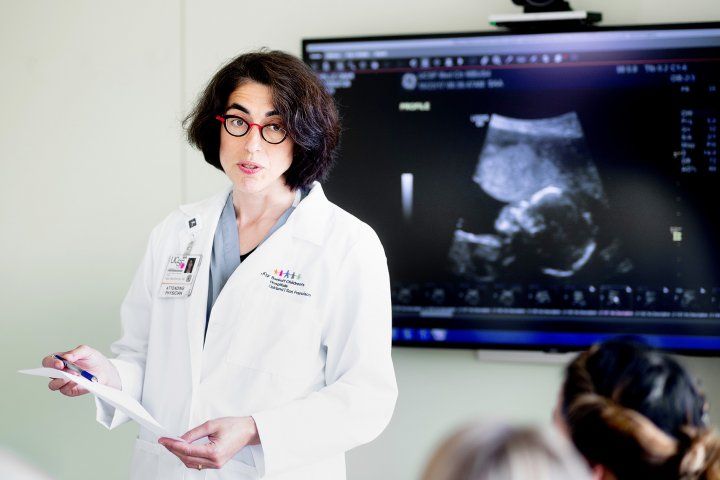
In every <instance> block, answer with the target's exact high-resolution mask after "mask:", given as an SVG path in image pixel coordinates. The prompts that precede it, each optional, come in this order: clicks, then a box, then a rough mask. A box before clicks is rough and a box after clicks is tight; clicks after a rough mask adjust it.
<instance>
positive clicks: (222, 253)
mask: <svg viewBox="0 0 720 480" xmlns="http://www.w3.org/2000/svg"><path fill="white" fill-rule="evenodd" d="M306 194H307V193H306V192H304V191H302V189H298V191H297V193H296V194H295V201H293V204H292V205H291V206H290V207H289V208H288V209H287V210H285V212H283V214H282V215H280V218H278V220H277V222H275V225H273V226H272V228H271V229H270V231H269V232H268V234H267V235H265V238H263V240H262V242H260V243H259V244H258V246H260V244H262V243H263V242H264V241H265V240H267V239H268V238H269V237H270V235H272V234H273V233H275V231H276V230H277V229H278V228H280V227H282V226H283V225H285V222H286V221H287V219H288V218H289V217H290V214H291V213H292V212H293V211H294V210H295V207H297V205H298V204H299V203H300V200H302V199H303V198H304V197H305V195H306ZM255 248H257V247H255ZM254 250H255V249H253V250H252V251H250V252H248V253H247V254H246V255H243V256H244V257H246V258H247V256H248V255H250V254H251V253H252V252H253V251H254ZM239 265H240V238H239V236H238V227H237V219H236V218H235V207H234V206H233V201H232V192H230V194H229V195H228V198H227V201H226V202H225V206H224V207H223V210H222V213H221V214H220V220H219V221H218V225H217V229H216V230H215V236H214V237H213V246H212V255H211V256H210V282H209V285H208V297H207V310H206V313H205V335H207V328H208V323H209V322H210V311H211V310H212V307H213V305H214V304H215V300H217V297H218V295H220V292H221V291H222V289H223V287H224V286H225V284H226V283H227V281H228V279H229V278H230V276H231V275H232V274H233V272H234V271H235V270H236V269H237V268H238V266H239ZM204 341H205V340H204V337H203V342H204Z"/></svg>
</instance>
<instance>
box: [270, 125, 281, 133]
mask: <svg viewBox="0 0 720 480" xmlns="http://www.w3.org/2000/svg"><path fill="white" fill-rule="evenodd" d="M268 127H269V128H270V130H272V131H273V132H279V131H281V130H282V127H281V126H280V125H278V124H275V123H271V124H270V125H268Z"/></svg>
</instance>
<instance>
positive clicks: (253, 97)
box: [220, 81, 294, 193]
mask: <svg viewBox="0 0 720 480" xmlns="http://www.w3.org/2000/svg"><path fill="white" fill-rule="evenodd" d="M224 113H225V114H227V115H236V116H238V117H241V118H242V119H243V120H244V121H246V122H248V123H257V124H260V125H265V124H267V123H276V124H280V125H284V122H283V120H284V119H283V118H280V116H279V115H278V113H277V111H276V110H275V107H274V106H273V104H272V92H271V90H270V87H268V86H266V85H262V84H260V83H257V82H253V81H247V82H245V83H243V84H242V85H240V86H239V87H238V88H237V89H235V91H233V92H232V93H231V94H230V97H229V98H228V101H227V106H226V109H225V112H224ZM293 145H294V144H293V141H292V140H291V139H290V138H289V137H288V138H286V139H285V140H284V141H283V142H282V143H278V144H276V145H273V144H271V143H268V142H266V141H265V140H263V138H262V136H261V135H260V129H259V128H258V127H256V126H253V127H251V128H250V131H249V132H248V133H247V134H245V135H244V136H242V137H233V136H232V135H230V134H229V133H228V132H227V130H225V128H224V127H222V126H221V127H220V163H221V164H222V167H223V170H224V171H225V173H226V174H227V176H228V177H229V178H230V181H232V183H233V187H234V189H235V190H237V191H240V192H243V193H258V192H264V191H268V189H275V188H280V187H284V186H285V183H284V179H283V174H284V173H285V172H286V171H287V169H288V168H290V164H291V163H292V154H293Z"/></svg>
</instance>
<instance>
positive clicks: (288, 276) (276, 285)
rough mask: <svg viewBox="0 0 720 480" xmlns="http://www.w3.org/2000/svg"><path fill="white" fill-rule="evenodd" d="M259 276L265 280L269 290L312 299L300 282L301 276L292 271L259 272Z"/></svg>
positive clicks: (279, 269) (303, 284)
mask: <svg viewBox="0 0 720 480" xmlns="http://www.w3.org/2000/svg"><path fill="white" fill-rule="evenodd" d="M260 275H261V276H263V277H264V278H267V280H268V288H269V289H270V290H274V291H276V292H278V293H284V294H290V295H294V296H298V297H312V294H311V293H310V292H308V291H307V287H306V285H305V283H304V282H302V281H300V280H301V279H302V275H301V274H300V273H299V272H295V271H293V270H292V269H289V268H276V269H274V270H273V271H272V273H268V272H261V273H260Z"/></svg>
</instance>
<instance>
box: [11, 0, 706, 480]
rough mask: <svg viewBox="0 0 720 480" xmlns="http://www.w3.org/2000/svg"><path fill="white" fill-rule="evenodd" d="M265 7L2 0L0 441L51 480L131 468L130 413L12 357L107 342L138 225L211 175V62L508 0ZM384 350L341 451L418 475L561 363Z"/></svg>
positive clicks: (661, 19) (635, 12) (430, 22)
mask: <svg viewBox="0 0 720 480" xmlns="http://www.w3.org/2000/svg"><path fill="white" fill-rule="evenodd" d="M572 4H573V6H574V7H575V8H576V9H597V10H601V11H602V12H603V13H604V15H605V19H606V21H605V23H606V24H631V23H668V22H680V21H706V20H720V4H719V3H718V2H717V0H686V1H684V2H682V3H675V2H657V1H656V0H635V1H633V2H627V1H624V0H611V1H599V0H584V1H581V0H574V1H573V2H572ZM274 5H275V7H274V8H270V7H269V6H268V4H267V3H258V2H251V3H248V2H237V1H230V0H220V1H215V2H201V1H199V0H192V1H191V0H176V1H173V2H168V1H160V0H145V1H142V2H140V1H135V0H131V1H127V2H123V3H122V4H117V5H110V4H107V3H105V2H101V3H98V2H94V1H90V0H68V1H65V2H61V3H58V2H55V1H53V0H29V1H25V2H9V1H4V2H2V3H1V4H0V11H1V12H2V14H1V15H0V54H1V56H2V58H3V62H4V65H3V76H2V77H1V78H0V85H2V88H0V103H1V104H2V105H3V109H2V113H0V151H2V152H3V155H2V159H1V160H0V162H1V165H2V175H1V176H0V228H1V231H2V232H3V235H2V236H0V251H2V252H3V253H4V257H3V258H4V261H5V264H4V265H3V269H2V271H4V272H5V276H3V278H2V279H1V280H0V286H1V287H2V288H0V303H1V304H2V306H3V313H2V314H1V315H2V335H0V361H2V365H4V368H3V370H2V374H1V377H0V378H1V379H2V387H3V388H2V391H3V394H2V395H0V421H1V424H2V428H0V449H6V450H11V451H13V452H15V453H16V454H17V455H19V456H21V457H23V458H24V459H26V460H28V461H29V462H31V463H34V464H36V465H38V466H39V467H40V468H42V469H44V470H45V471H47V472H49V473H50V474H51V475H52V476H53V477H56V478H68V479H69V478H72V479H94V478H106V479H121V478H127V475H128V466H129V457H130V453H131V445H132V438H133V437H134V435H135V433H136V427H135V426H133V425H126V426H123V427H121V428H120V429H119V430H117V431H115V432H110V433H109V432H107V431H105V430H104V429H103V428H102V427H100V426H99V425H97V424H95V422H94V420H93V416H94V414H93V412H92V405H91V402H90V401H89V399H64V398H57V396H55V395H51V394H50V393H49V392H46V391H45V387H44V385H43V384H42V382H41V381H40V380H38V379H30V378H23V377H20V375H17V374H15V373H14V371H15V370H17V369H20V368H27V367H30V366H33V365H34V364H36V363H37V362H39V359H40V357H41V356H43V355H45V354H46V353H48V352H50V351H53V350H60V349H65V348H70V347H73V346H75V345H76V344H78V343H88V344H91V345H94V346H96V347H98V348H99V349H101V350H104V351H105V352H108V347H109V344H110V342H112V341H113V340H114V339H116V338H117V337H118V335H119V322H118V313H117V312H118V305H119V302H120V301H121V299H122V296H123V295H124V293H125V291H126V289H127V286H128V284H129V282H130V279H131V276H132V274H133V272H134V270H135V268H136V266H137V263H138V261H139V259H140V255H141V253H142V250H143V248H144V243H145V240H146V238H147V235H148V233H149V231H150V229H151V227H152V225H154V224H155V223H157V222H158V221H159V220H160V219H161V218H162V217H163V216H164V215H165V214H166V213H167V212H169V211H170V210H171V209H172V208H174V206H175V205H177V204H178V203H180V202H186V201H194V200H197V199H200V198H203V197H205V196H207V195H209V194H211V193H213V192H215V191H216V190H217V189H218V188H220V187H221V186H222V185H224V184H225V182H226V180H225V178H224V176H223V175H222V174H221V173H220V172H217V171H215V170H214V169H213V168H211V167H209V166H208V165H206V164H205V163H204V162H203V160H202V157H201V156H200V155H199V154H198V153H197V152H195V151H193V150H191V149H189V148H188V147H186V146H185V145H184V143H183V140H182V132H181V130H180V128H179V122H180V120H181V119H182V116H183V115H184V114H185V113H186V112H187V110H188V109H189V107H190V105H191V102H192V100H193V99H194V98H195V96H196V95H197V93H198V92H199V90H200V89H201V88H202V86H203V85H204V83H205V82H206V81H207V79H208V78H209V76H210V75H211V74H212V73H213V72H214V71H215V70H216V69H217V68H218V66H219V65H221V64H222V63H223V62H225V61H226V60H227V59H229V58H230V57H232V56H234V55H236V54H237V53H238V52H240V51H244V50H247V49H251V48H257V47H262V46H267V47H270V48H278V49H283V50H288V51H290V52H293V53H295V54H299V53H300V40H301V39H302V38H303V37H321V36H345V35H375V34H377V35H380V34H400V33H425V32H447V31H476V30H481V29H484V28H485V25H486V23H487V22H486V19H487V16H488V15H489V14H490V13H511V12H516V11H518V10H517V8H516V7H514V6H513V5H512V3H511V2H510V0H488V1H478V0H447V1H446V2H443V3H442V4H441V3H439V2H437V1H431V0H414V1H411V0H397V1H394V2H388V1H386V0H365V1H362V2H360V1H352V2H349V1H345V2H337V1H331V0H305V1H301V2H300V1H291V0H281V1H277V2H275V3H274ZM393 355H394V359H395V364H396V369H397V376H398V383H399V386H400V398H399V401H398V405H397V409H396V413H395V416H394V418H393V421H392V423H391V424H390V426H389V428H388V429H387V430H386V431H385V433H383V434H382V436H381V437H380V438H379V439H378V440H377V441H375V442H373V443H372V444H370V445H367V446H364V447H360V448H358V449H356V450H354V451H353V452H351V453H350V454H349V455H348V472H349V475H348V477H349V478H350V479H351V480H353V479H354V480H360V479H371V478H372V479H385V478H388V479H389V478H392V479H397V480H405V479H408V480H409V479H414V478H417V476H418V474H419V472H420V470H421V469H422V466H423V464H424V462H425V459H426V458H427V455H428V453H429V452H430V450H431V449H432V447H433V446H434V445H435V444H436V442H437V441H439V439H440V438H441V437H442V436H443V435H444V434H446V433H447V431H448V430H449V429H451V428H453V427H454V426H455V425H457V424H458V423H460V422H462V421H464V420H466V419H468V418H472V417H480V418H492V419H500V418H507V419H510V420H513V421H530V422H538V423H544V422H547V421H548V419H549V416H550V410H551V408H552V405H553V403H554V401H555V395H556V391H557V388H558V385H559V382H560V375H561V367H560V365H547V364H532V363H502V362H478V361H477V360H476V359H475V357H474V354H473V353H472V352H469V351H449V350H419V349H402V348H396V349H395V350H394V353H393ZM687 363H688V364H689V365H690V367H691V369H692V370H693V371H694V372H696V373H697V374H698V375H700V376H701V377H702V378H704V379H705V385H706V387H707V388H706V389H707V391H708V394H709V398H710V400H711V401H713V403H714V404H715V406H714V407H713V409H712V413H713V414H714V418H715V419H719V418H720V381H719V380H717V377H716V376H715V378H713V375H712V374H713V372H714V371H717V369H718V368H719V367H720V360H717V359H691V360H689V361H688V362H687ZM78 451H80V452H83V453H84V455H83V456H82V462H81V463H80V464H78V463H77V460H78V455H77V452H78ZM0 472H1V470H0ZM0 476H2V475H1V474H0Z"/></svg>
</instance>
